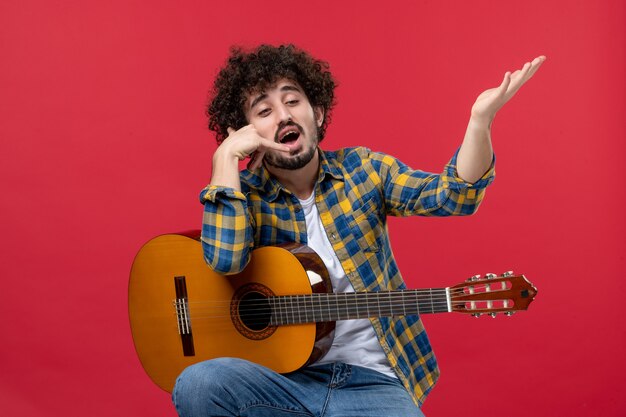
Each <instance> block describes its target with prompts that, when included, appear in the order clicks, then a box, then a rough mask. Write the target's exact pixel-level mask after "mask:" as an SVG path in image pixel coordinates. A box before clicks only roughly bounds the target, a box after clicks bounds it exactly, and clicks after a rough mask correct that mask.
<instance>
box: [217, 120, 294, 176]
mask: <svg viewBox="0 0 626 417" xmlns="http://www.w3.org/2000/svg"><path fill="white" fill-rule="evenodd" d="M220 148H222V149H220V150H221V151H228V153H229V155H232V156H235V157H237V159H239V160H240V161H241V160H244V159H245V158H248V157H249V158H250V161H249V162H248V169H250V170H254V169H256V168H258V167H259V166H260V165H261V163H262V162H263V156H264V155H265V153H266V152H267V151H269V150H276V151H283V152H289V148H288V147H287V146H285V145H282V144H280V143H276V142H274V141H273V140H269V139H266V138H264V137H262V136H261V135H259V133H258V132H257V130H256V129H255V128H254V126H253V125H251V124H250V125H247V126H244V127H242V128H241V129H239V130H235V129H233V128H230V127H229V128H228V137H227V138H226V139H224V142H223V143H222V144H221V145H220ZM218 149H219V148H218Z"/></svg>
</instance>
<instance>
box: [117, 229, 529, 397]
mask: <svg viewBox="0 0 626 417" xmlns="http://www.w3.org/2000/svg"><path fill="white" fill-rule="evenodd" d="M536 294H537V289H536V288H535V287H534V286H533V285H532V284H531V283H530V282H528V280H526V278H525V277H524V276H523V275H513V274H512V273H510V272H509V273H504V274H502V275H501V276H496V275H494V274H488V275H486V276H485V277H484V278H480V276H474V277H472V278H470V279H469V280H467V281H465V282H463V283H460V284H457V285H455V286H452V287H446V288H429V289H415V290H397V291H380V292H356V293H339V294H335V293H333V292H332V285H331V282H330V279H329V276H328V272H327V271H326V268H325V267H324V264H323V262H322V260H321V259H320V258H319V256H318V255H317V254H316V253H315V252H314V251H313V250H312V249H310V248H309V247H307V246H303V245H299V244H295V243H293V244H288V245H283V246H268V247H262V248H258V249H256V250H254V251H253V253H252V257H251V260H250V263H249V264H248V266H247V267H246V268H245V269H244V270H243V271H242V272H241V273H239V274H236V275H230V276H223V275H220V274H218V273H216V272H214V271H212V270H211V269H210V268H209V267H208V266H207V265H206V263H205V262H204V259H203V254H202V247H201V243H200V240H199V232H198V231H193V232H188V233H183V234H168V235H162V236H158V237H156V238H154V239H152V240H150V241H149V242H148V243H146V244H145V245H144V246H143V247H142V248H141V250H140V251H139V253H138V254H137V256H136V258H135V260H134V262H133V265H132V270H131V274H130V282H129V289H128V309H129V316H130V325H131V330H132V335H133V341H134V343H135V348H136V350H137V354H138V356H139V359H140V361H141V364H142V366H143V368H144V369H145V370H146V372H147V373H148V375H149V376H150V378H151V379H152V380H153V381H154V382H155V383H156V384H157V385H158V386H159V387H161V388H162V389H164V390H166V391H168V392H171V391H172V389H173V387H174V383H175V381H176V378H177V376H178V375H179V374H180V373H181V372H182V371H183V369H185V368H186V367H187V366H189V365H192V364H194V363H196V362H200V361H203V360H207V359H213V358H218V357H226V356H228V357H238V358H242V359H247V360H249V361H252V362H256V363H259V364H261V365H264V366H266V367H269V368H271V369H274V370H275V371H277V372H280V373H287V372H291V371H295V370H297V369H299V368H301V367H303V366H305V365H307V364H311V363H314V362H315V361H316V360H318V359H319V358H321V357H322V356H323V355H324V354H325V353H326V352H327V351H328V349H329V348H330V345H331V344H332V336H333V330H334V327H335V321H337V320H350V319H361V318H372V317H391V316H401V315H413V314H430V313H449V312H457V313H467V314H471V315H474V316H480V315H482V314H488V315H491V316H495V315H496V314H498V313H503V314H506V315H511V314H513V313H514V312H515V311H519V310H526V309H527V308H528V305H529V304H530V303H531V302H532V301H533V299H534V297H535V295H536Z"/></svg>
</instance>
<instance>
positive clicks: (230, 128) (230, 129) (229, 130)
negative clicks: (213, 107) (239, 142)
mask: <svg viewBox="0 0 626 417" xmlns="http://www.w3.org/2000/svg"><path fill="white" fill-rule="evenodd" d="M226 131H227V132H228V136H230V135H232V134H233V133H235V129H233V128H232V127H227V128H226Z"/></svg>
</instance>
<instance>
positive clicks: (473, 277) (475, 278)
mask: <svg viewBox="0 0 626 417" xmlns="http://www.w3.org/2000/svg"><path fill="white" fill-rule="evenodd" d="M479 279H480V275H474V276H471V277H469V278H468V279H467V282H472V281H478V280H479Z"/></svg>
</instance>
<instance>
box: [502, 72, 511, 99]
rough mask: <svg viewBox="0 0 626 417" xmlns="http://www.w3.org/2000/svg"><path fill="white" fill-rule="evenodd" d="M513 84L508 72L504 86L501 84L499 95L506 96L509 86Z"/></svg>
mask: <svg viewBox="0 0 626 417" xmlns="http://www.w3.org/2000/svg"><path fill="white" fill-rule="evenodd" d="M510 84H511V73H510V72H509V71H507V72H506V73H505V74H504V79H503V80H502V84H500V88H499V90H500V91H499V93H500V94H505V93H506V91H507V90H508V88H509V85H510Z"/></svg>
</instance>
